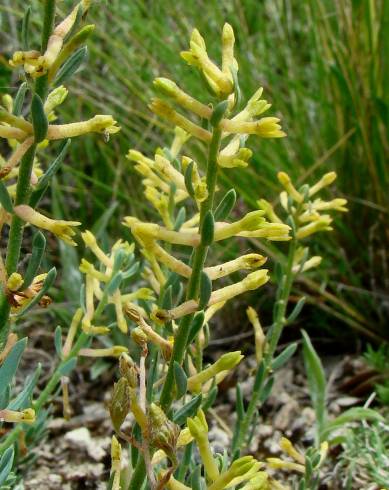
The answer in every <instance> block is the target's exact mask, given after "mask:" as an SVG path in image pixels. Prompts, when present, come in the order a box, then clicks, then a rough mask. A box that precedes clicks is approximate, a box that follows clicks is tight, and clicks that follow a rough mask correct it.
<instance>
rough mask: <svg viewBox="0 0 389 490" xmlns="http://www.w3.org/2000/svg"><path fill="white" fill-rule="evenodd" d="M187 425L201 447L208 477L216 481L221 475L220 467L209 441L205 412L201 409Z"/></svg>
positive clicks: (200, 450) (188, 420) (201, 454)
mask: <svg viewBox="0 0 389 490" xmlns="http://www.w3.org/2000/svg"><path fill="white" fill-rule="evenodd" d="M187 425H188V428H189V431H190V433H191V434H192V436H193V437H194V439H195V441H196V444H197V446H198V448H199V452H200V457H201V460H202V462H203V464H204V468H205V472H206V474H207V477H208V478H209V479H210V480H211V481H215V480H216V479H217V478H218V476H219V469H218V467H217V464H216V461H215V459H214V458H213V454H212V449H211V447H210V444H209V441H208V424H207V421H206V418H205V415H204V412H203V411H202V410H201V409H200V410H199V411H198V412H197V416H196V417H193V418H188V419H187Z"/></svg>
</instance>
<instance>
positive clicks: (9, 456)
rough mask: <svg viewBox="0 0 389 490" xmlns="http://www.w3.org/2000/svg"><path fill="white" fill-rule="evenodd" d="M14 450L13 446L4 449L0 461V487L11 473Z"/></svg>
mask: <svg viewBox="0 0 389 490" xmlns="http://www.w3.org/2000/svg"><path fill="white" fill-rule="evenodd" d="M14 455H15V452H14V448H13V446H11V447H9V448H8V449H6V450H5V451H4V453H3V455H2V456H1V459H0V485H3V484H4V483H5V482H6V481H7V478H8V476H9V474H10V472H11V469H12V465H13V461H14Z"/></svg>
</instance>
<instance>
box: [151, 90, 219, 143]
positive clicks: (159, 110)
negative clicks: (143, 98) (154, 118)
mask: <svg viewBox="0 0 389 490" xmlns="http://www.w3.org/2000/svg"><path fill="white" fill-rule="evenodd" d="M149 108H150V110H151V111H152V112H154V114H157V115H158V116H161V117H163V118H164V119H167V120H168V121H170V122H171V123H173V124H174V125H175V126H179V127H180V128H182V129H183V130H184V131H186V132H187V133H189V134H191V135H192V136H195V137H196V138H198V139H199V140H202V141H206V142H209V141H210V140H211V133H210V132H209V131H207V130H206V129H203V128H202V127H201V126H198V125H197V124H195V123H193V122H192V121H190V120H189V119H187V118H186V117H184V116H183V115H181V114H179V113H178V112H177V111H175V110H174V109H173V107H172V106H171V105H169V104H167V103H166V102H164V101H163V100H161V99H157V98H156V99H153V100H152V101H151V104H150V105H149Z"/></svg>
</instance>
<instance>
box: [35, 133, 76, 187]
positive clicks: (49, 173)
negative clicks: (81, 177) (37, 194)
mask: <svg viewBox="0 0 389 490" xmlns="http://www.w3.org/2000/svg"><path fill="white" fill-rule="evenodd" d="M70 142H71V140H70V139H67V140H66V141H65V142H64V143H62V144H61V147H60V149H59V153H58V155H57V157H56V158H55V160H54V161H53V163H52V164H51V165H50V166H49V168H48V169H47V170H46V172H45V173H44V174H43V175H42V177H41V178H40V179H39V181H38V184H37V185H36V189H43V188H46V186H47V184H48V183H49V182H50V180H51V179H52V177H53V176H54V175H55V173H56V172H57V170H58V169H59V167H60V165H61V163H62V162H63V159H64V158H65V155H66V152H67V150H68V148H69V146H70Z"/></svg>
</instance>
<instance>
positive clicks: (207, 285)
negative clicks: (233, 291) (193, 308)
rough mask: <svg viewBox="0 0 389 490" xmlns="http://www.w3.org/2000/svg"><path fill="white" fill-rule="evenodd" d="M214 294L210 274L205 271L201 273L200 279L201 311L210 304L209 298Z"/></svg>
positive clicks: (199, 307)
mask: <svg viewBox="0 0 389 490" xmlns="http://www.w3.org/2000/svg"><path fill="white" fill-rule="evenodd" d="M211 294H212V281H211V279H210V278H209V276H208V274H207V273H205V272H204V271H202V272H201V277H200V295H199V306H198V309H199V310H204V308H205V307H206V306H207V304H208V302H209V298H210V297H211Z"/></svg>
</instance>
